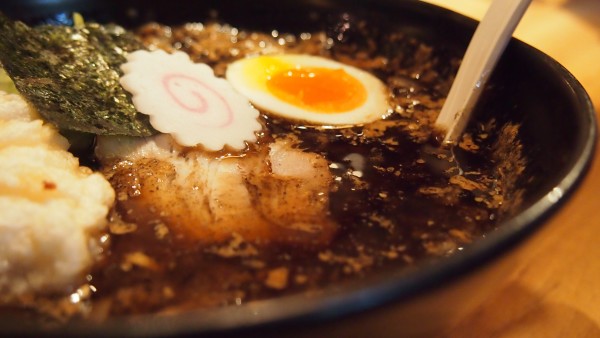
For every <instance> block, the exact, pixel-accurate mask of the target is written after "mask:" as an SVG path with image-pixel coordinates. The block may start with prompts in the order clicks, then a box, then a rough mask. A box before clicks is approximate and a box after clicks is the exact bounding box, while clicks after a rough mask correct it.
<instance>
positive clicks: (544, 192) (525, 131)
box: [0, 0, 596, 337]
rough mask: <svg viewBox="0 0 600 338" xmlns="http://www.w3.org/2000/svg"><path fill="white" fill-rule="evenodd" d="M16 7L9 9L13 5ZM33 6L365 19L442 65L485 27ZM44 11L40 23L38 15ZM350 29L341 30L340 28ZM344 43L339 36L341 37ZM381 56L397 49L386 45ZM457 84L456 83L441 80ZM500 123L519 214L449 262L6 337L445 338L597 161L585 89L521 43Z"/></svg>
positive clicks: (308, 13) (344, 8)
mask: <svg viewBox="0 0 600 338" xmlns="http://www.w3.org/2000/svg"><path fill="white" fill-rule="evenodd" d="M9 3H10V2H9ZM58 3H60V2H56V3H55V2H51V3H46V2H35V1H31V2H23V4H22V5H23V6H25V4H27V5H30V6H31V7H30V8H28V9H27V10H22V9H21V8H18V7H17V6H12V7H10V6H9V7H6V8H5V10H6V12H7V14H9V15H12V16H14V17H20V18H22V19H24V20H26V21H29V22H36V21H38V20H40V19H44V18H47V17H49V16H52V15H53V14H51V13H49V11H50V10H49V9H48V8H46V7H43V6H50V5H48V4H52V6H53V8H52V13H62V12H65V11H66V12H72V11H79V12H81V13H82V14H83V15H84V17H85V18H87V19H88V20H91V19H94V18H97V19H98V20H99V21H115V22H117V23H119V24H122V25H124V26H126V27H136V26H138V25H140V24H143V23H145V22H149V21H157V22H161V23H166V24H178V23H185V22H199V21H205V20H207V19H210V18H215V17H218V18H219V20H222V21H224V22H227V23H229V24H231V25H233V26H236V27H245V28H249V29H253V30H259V31H264V32H266V33H268V34H271V32H272V31H274V30H277V31H279V32H295V33H300V32H305V31H314V30H317V29H321V30H324V31H330V32H331V31H332V30H333V32H334V33H343V32H344V31H343V27H344V26H343V24H348V25H350V26H349V27H350V28H352V25H353V21H352V20H349V21H340V18H346V17H348V14H350V16H351V17H352V16H359V17H367V18H368V19H369V21H368V22H370V23H371V24H374V25H376V26H377V27H376V29H381V30H383V29H385V30H397V31H398V32H402V33H403V34H406V35H408V36H413V37H414V38H416V39H419V40H420V41H424V42H426V43H427V44H429V45H431V46H433V47H434V48H436V49H437V50H439V51H440V55H448V62H449V63H450V62H451V61H450V60H451V59H452V57H460V56H461V55H462V53H463V52H464V50H465V49H466V46H467V44H468V42H469V39H470V37H471V36H472V34H473V32H474V30H475V28H476V24H477V23H476V22H475V21H473V20H471V19H469V18H466V17H464V16H461V15H459V14H456V13H453V12H451V11H448V10H445V9H442V8H439V7H436V6H433V5H429V4H426V3H422V2H418V1H386V0H378V1H369V2H366V1H364V2H358V1H357V2H354V1H353V2H348V1H335V0H321V1H318V0H314V1H270V0H263V1H258V0H257V1H253V2H252V3H246V2H243V1H214V2H213V1H202V2H199V1H179V2H177V4H174V3H168V2H158V1H152V2H149V1H125V2H123V1H121V2H115V3H112V2H98V5H97V6H94V5H91V3H93V2H85V3H86V5H83V3H84V2H81V3H80V2H74V1H65V2H64V4H63V5H64V7H60V6H59V5H57V4H58ZM40 8H44V11H40V14H39V15H38V14H36V12H35V9H40ZM340 23H342V25H340ZM332 36H333V37H335V35H332ZM378 48H390V46H379V47H378ZM440 76H447V77H451V76H452V74H440ZM491 118H493V119H494V120H495V121H496V123H497V124H499V125H504V124H509V123H514V124H518V125H520V129H519V139H520V142H522V149H523V152H524V155H525V158H526V159H527V168H526V170H524V171H523V173H522V176H520V177H519V178H518V180H517V181H516V184H517V185H518V188H519V190H521V191H522V193H521V195H520V200H519V203H518V204H515V206H514V209H513V210H511V212H510V213H508V214H507V216H506V217H505V218H503V219H502V220H501V221H499V222H498V224H497V225H496V227H495V229H494V230H493V231H490V232H489V233H487V234H486V235H485V236H482V237H481V238H478V239H476V240H475V241H473V243H471V244H469V245H466V246H465V247H464V248H461V250H459V251H457V252H454V253H453V254H452V255H448V256H447V257H441V258H436V259H426V260H423V261H422V262H418V264H415V265H414V266H412V267H411V268H408V269H393V268H390V269H385V270H381V271H376V272H374V273H372V274H369V275H367V276H364V277H363V278H360V279H357V280H353V281H351V282H348V283H340V284H335V285H328V286H325V287H323V289H322V290H319V292H316V293H313V294H293V295H287V296H282V297H276V298H271V299H265V300H258V301H253V302H248V303H245V304H241V305H235V306H225V307H218V308H214V309H210V310H190V311H186V312H184V313H177V314H174V315H168V314H166V315H165V314H161V315H135V316H116V317H110V318H109V319H107V320H105V321H102V322H94V321H88V320H86V321H74V322H69V323H68V324H65V325H60V326H58V327H53V328H45V327H40V326H37V325H34V324H27V323H28V322H27V321H25V322H23V321H22V318H15V317H14V316H10V315H4V316H3V318H0V332H2V334H3V335H9V336H14V335H19V336H36V337H39V336H60V337H65V336H74V337H77V336H88V337H93V336H121V337H172V336H173V337H175V336H177V337H179V336H219V337H221V336H265V335H266V336H271V335H272V336H290V337H304V336H306V337H308V336H315V335H318V336H326V335H328V336H382V337H385V336H389V337H402V336H407V337H415V336H432V335H436V334H440V332H443V331H444V330H445V329H448V328H450V327H452V326H453V325H455V324H456V323H458V322H460V321H461V320H463V319H464V318H467V317H468V316H469V315H471V314H472V313H473V312H474V311H475V310H476V309H477V307H478V306H479V305H481V304H482V303H483V302H484V301H485V300H486V299H488V298H489V297H492V296H493V295H494V294H496V293H497V292H499V288H500V286H501V284H502V283H500V282H499V281H501V280H502V278H504V277H505V276H506V275H508V274H509V273H510V272H511V269H512V268H513V267H514V265H513V263H512V262H511V260H510V259H503V257H505V256H506V255H507V254H508V253H509V252H510V251H511V250H513V249H515V248H516V247H517V246H523V247H526V246H527V245H528V241H527V237H528V236H529V235H530V234H531V233H532V232H534V231H535V230H536V229H537V228H539V227H542V226H544V222H545V220H546V219H547V218H548V217H551V216H552V213H553V212H554V211H556V210H557V209H558V208H560V205H561V204H562V203H563V202H564V201H565V200H566V199H567V198H568V197H569V195H570V193H572V192H573V190H574V189H576V187H577V184H578V182H579V181H580V180H581V178H582V177H583V175H584V174H585V172H586V170H587V167H588V165H589V163H590V162H591V159H592V155H593V149H594V146H595V140H596V130H595V113H594V109H593V107H592V104H591V101H590V99H589V97H588V95H587V94H586V92H585V90H584V89H583V88H582V86H581V85H580V84H579V83H578V81H577V80H576V79H575V78H574V77H573V76H572V75H571V74H570V73H569V72H568V71H567V70H566V69H565V68H563V67H562V66H561V65H560V64H558V63H557V62H556V61H554V60H553V59H551V58H550V57H549V56H547V55H545V54H543V53H542V52H540V51H538V50H536V49H535V48H533V47H531V46H528V45H526V44H524V43H522V42H520V41H518V40H515V39H513V40H512V41H511V42H510V43H509V45H508V47H507V49H506V52H505V53H504V55H503V56H502V58H501V60H500V63H499V65H498V67H497V68H496V70H495V71H494V73H493V75H492V76H491V79H490V83H489V88H488V90H486V91H485V92H484V94H483V96H482V99H481V101H480V103H479V104H478V106H477V107H476V110H475V113H474V117H473V121H472V122H471V125H472V126H473V125H476V124H477V123H483V122H485V121H488V120H490V119H491Z"/></svg>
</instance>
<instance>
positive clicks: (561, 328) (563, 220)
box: [425, 0, 600, 338]
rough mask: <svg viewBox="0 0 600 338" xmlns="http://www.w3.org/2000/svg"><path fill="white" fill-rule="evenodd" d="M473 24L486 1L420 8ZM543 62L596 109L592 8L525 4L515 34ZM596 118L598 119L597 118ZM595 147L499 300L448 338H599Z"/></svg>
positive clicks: (581, 2) (576, 3) (599, 184)
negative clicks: (556, 67) (546, 58)
mask: <svg viewBox="0 0 600 338" xmlns="http://www.w3.org/2000/svg"><path fill="white" fill-rule="evenodd" d="M425 1H428V2H431V3H435V4H438V5H441V6H444V7H447V8H451V9H453V10H455V11H457V12H460V13H463V14H466V15H468V16H471V17H474V18H478V19H480V18H481V17H482V16H483V14H484V13H485V10H486V9H487V6H488V5H489V4H490V2H491V0H461V1H456V0H425ZM515 34H516V36H517V37H518V38H520V39H521V40H523V41H525V42H527V43H529V44H531V45H533V46H535V47H536V48H538V49H540V50H542V51H544V52H545V53H547V54H549V55H550V56H552V57H553V58H555V59H556V60H558V61H559V62H560V63H561V64H563V65H564V66H565V67H566V68H567V69H569V70H570V71H571V72H572V73H573V74H574V75H575V77H576V78H577V79H578V80H579V81H580V82H581V83H582V84H583V85H584V87H585V88H586V89H587V91H588V93H589V94H590V96H591V97H592V100H593V101H594V105H595V107H596V111H597V112H598V111H599V108H600V0H533V3H532V5H531V6H530V8H529V9H528V11H527V13H526V14H525V16H524V18H523V20H522V21H521V23H520V24H519V27H518V28H517V32H516V33H515ZM597 115H600V114H598V113H597ZM599 158H600V147H598V148H597V150H596V160H595V161H594V163H593V164H592V167H591V170H590V171H589V173H588V175H587V177H586V178H585V180H584V181H583V183H582V184H581V186H580V188H579V189H578V190H577V191H576V192H575V194H574V195H573V196H572V197H571V198H570V200H569V201H568V202H567V203H566V205H564V206H563V207H562V208H561V209H560V210H559V212H558V213H557V214H555V215H554V216H553V217H552V218H551V219H550V220H549V221H548V222H547V223H546V224H545V225H544V226H543V227H542V228H541V230H540V231H538V232H536V233H535V234H534V235H533V236H532V237H531V238H530V239H528V240H527V242H526V243H524V245H522V246H520V247H519V248H517V250H515V251H514V252H511V253H510V254H509V255H510V257H509V258H510V259H511V260H513V261H515V262H516V265H517V266H516V269H515V272H514V273H513V274H512V275H511V276H510V277H509V278H507V282H506V285H504V286H503V287H502V290H503V291H502V292H501V293H500V294H497V295H495V296H493V297H492V298H491V299H488V300H487V301H486V302H485V303H484V305H483V306H482V307H481V308H480V309H479V310H478V311H476V313H475V314H473V315H472V316H470V317H469V318H468V319H466V320H464V321H463V322H461V323H460V324H459V325H458V326H457V327H454V328H451V329H450V330H449V332H446V333H444V336H449V337H495V338H513V337H544V338H553V337H582V338H583V337H586V338H587V337H600V161H599Z"/></svg>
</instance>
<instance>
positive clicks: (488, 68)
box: [435, 0, 531, 144]
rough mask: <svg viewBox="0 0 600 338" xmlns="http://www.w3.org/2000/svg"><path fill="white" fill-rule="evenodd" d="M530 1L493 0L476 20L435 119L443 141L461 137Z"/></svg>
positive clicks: (454, 141) (453, 141)
mask: <svg viewBox="0 0 600 338" xmlns="http://www.w3.org/2000/svg"><path fill="white" fill-rule="evenodd" d="M530 3H531V0H494V1H493V2H492V4H491V5H490V7H489V9H488V10H487V12H486V14H485V15H484V17H483V19H482V20H481V22H480V23H479V26H478V27H477V30H476V31H475V34H474V35H473V38H472V39H471V42H470V43H469V47H468V48H467V51H466V53H465V56H464V58H463V61H462V63H461V66H460V68H459V70H458V73H457V75H456V79H455V80H454V82H453V83H452V87H451V88H450V92H449V93H448V98H447V99H446V102H445V103H444V106H443V107H442V111H441V112H440V115H439V116H438V118H437V120H436V121H435V127H436V128H437V129H438V130H439V131H441V132H442V133H443V136H444V138H443V144H454V143H456V142H457V141H458V140H459V139H460V135H461V134H462V132H463V130H464V128H465V127H466V125H467V122H468V120H469V117H470V115H471V112H472V110H473V107H474V106H475V103H476V102H477V99H478V98H479V95H480V94H481V91H482V90H483V88H484V86H485V83H486V81H487V80H488V78H489V75H490V74H491V73H492V70H493V69H494V67H495V66H496V63H497V62H498V59H499V58H500V56H501V55H502V53H503V52H504V49H505V48H506V45H507V44H508V41H509V40H510V38H511V36H512V33H513V32H514V30H515V28H516V27H517V24H518V23H519V21H520V20H521V18H522V17H523V14H524V13H525V10H526V9H527V7H528V6H529V4H530Z"/></svg>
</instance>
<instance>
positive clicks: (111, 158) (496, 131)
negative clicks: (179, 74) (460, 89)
mask: <svg viewBox="0 0 600 338" xmlns="http://www.w3.org/2000/svg"><path fill="white" fill-rule="evenodd" d="M344 20H350V19H348V16H344V17H343V20H342V21H341V22H342V23H343V22H350V21H344ZM351 24H352V25H351V27H352V29H350V30H344V29H342V28H343V27H346V26H344V25H341V24H340V25H339V26H335V25H334V27H333V28H332V29H331V30H330V31H322V32H318V31H317V32H304V33H301V34H287V33H283V32H279V31H277V30H273V31H270V32H254V31H249V30H243V29H241V28H239V29H238V28H235V27H232V26H229V25H227V24H224V23H216V22H207V23H189V24H185V25H182V26H172V27H171V26H164V25H161V24H157V23H150V24H147V25H145V26H143V27H140V28H139V29H137V30H136V31H135V32H136V35H137V37H138V38H139V39H140V40H141V41H142V43H143V44H144V45H145V47H146V48H148V49H149V50H153V49H163V50H166V51H168V52H173V51H183V52H185V53H187V54H189V55H190V57H191V59H192V61H194V62H198V63H206V64H208V65H209V66H211V67H212V68H213V70H214V72H215V75H216V76H218V77H223V76H224V75H225V72H226V70H227V66H228V65H229V64H230V63H232V62H233V61H236V60H239V59H241V58H244V57H249V56H254V55H263V54H266V55H272V54H289V53H294V54H308V55H316V56H321V57H325V58H329V59H333V60H336V61H339V62H341V63H343V64H347V65H352V66H354V67H357V68H359V69H362V70H365V71H367V72H369V73H371V74H373V75H375V76H376V77H377V78H378V79H379V80H381V81H382V82H383V83H384V84H385V86H386V87H387V95H388V103H389V109H388V111H386V112H382V116H385V117H384V118H382V119H380V120H378V121H375V122H372V123H368V124H365V125H346V126H337V127H335V128H334V127H331V126H318V125H314V124H310V123H306V122H303V121H301V120H297V121H294V120H290V119H285V118H282V117H279V116H278V115H276V114H273V113H272V112H270V111H269V110H268V109H261V110H260V117H259V122H260V123H261V125H262V127H263V129H262V131H261V132H259V133H257V137H258V140H257V142H256V143H252V144H248V147H247V149H244V150H243V151H233V150H231V149H229V148H225V149H224V150H221V151H219V152H208V151H206V150H204V149H202V148H201V147H188V148H186V147H182V146H180V145H177V144H176V142H174V141H173V139H172V138H171V136H170V135H168V134H158V135H154V136H149V137H143V138H140V137H132V136H118V137H115V136H97V138H96V144H95V149H94V150H93V151H90V152H89V153H86V154H83V155H82V156H81V159H82V161H84V162H87V163H88V164H90V165H91V166H93V167H94V168H95V169H97V171H98V172H101V173H102V174H104V176H105V177H106V178H107V179H108V181H109V182H110V183H111V185H112V187H113V188H114V190H115V194H116V201H115V205H114V207H113V208H112V210H111V212H110V215H109V225H108V227H107V230H106V233H102V234H100V235H98V237H99V238H100V240H99V245H100V246H99V252H100V253H99V255H98V259H97V261H96V262H95V263H94V265H93V267H92V270H91V272H90V273H89V274H88V275H87V282H86V283H85V284H84V286H81V287H80V288H79V289H78V290H77V291H76V292H75V293H73V294H72V295H71V296H70V297H68V298H65V297H64V296H63V295H59V296H56V297H55V296H47V295H42V296H40V297H38V298H37V299H35V300H33V301H30V302H29V303H27V302H25V304H28V305H31V304H33V305H31V307H35V308H36V311H38V312H41V313H43V314H44V315H46V316H47V317H50V318H53V319H60V320H61V321H62V320H65V319H70V318H78V317H89V318H94V319H98V320H103V319H106V318H108V317H110V316H115V315H129V314H141V313H168V314H170V313H179V312H182V311H186V310H191V309H198V308H211V307H218V306H227V305H240V304H245V303H247V302H251V301H253V300H260V299H267V298H272V297H279V296H283V295H289V294H296V293H318V292H321V291H322V290H323V289H324V288H326V287H328V286H330V285H339V284H340V283H346V282H350V281H352V280H356V279H360V278H364V277H365V276H367V275H368V274H369V273H374V272H376V271H378V270H381V269H386V268H389V267H394V268H400V269H402V268H406V269H408V268H410V267H411V266H414V265H416V264H419V262H422V261H423V260H425V259H437V258H440V257H445V256H448V255H452V254H454V253H456V252H458V251H460V250H462V249H463V248H464V246H466V245H468V244H469V243H471V242H472V241H474V240H476V239H478V238H481V237H482V236H484V235H485V234H486V233H487V232H490V231H493V230H494V228H495V226H496V224H497V222H498V220H499V219H501V218H502V217H504V215H506V214H509V213H511V212H512V208H513V207H515V206H518V204H519V201H520V191H518V190H516V188H515V186H516V182H517V180H518V178H519V175H520V173H521V172H522V171H523V170H524V168H525V160H524V158H523V156H522V152H521V145H520V142H519V139H518V126H516V125H497V123H496V122H495V121H484V122H483V123H480V124H478V125H474V126H472V128H471V129H470V130H469V131H468V132H467V133H466V134H465V135H464V137H463V139H462V141H461V143H460V144H459V145H457V146H455V147H453V148H451V149H442V148H439V147H438V146H437V145H436V144H435V143H434V142H432V141H431V139H432V129H431V127H432V125H433V122H434V121H435V118H436V117H437V114H438V112H439V110H440V108H441V106H442V104H443V101H444V98H445V94H446V93H447V90H448V88H449V84H450V83H451V80H452V77H451V76H450V75H449V74H454V72H455V71H456V69H457V66H458V63H459V60H457V59H452V60H451V61H448V58H447V56H442V55H441V52H439V51H437V50H436V49H435V48H433V47H431V46H428V45H426V44H424V43H422V42H420V41H418V40H416V39H415V38H413V37H410V36H406V35H404V34H403V33H399V32H379V31H377V30H375V29H369V28H368V27H369V25H368V23H367V22H364V21H361V20H357V21H352V22H351ZM368 89H369V88H367V90H368ZM73 295H77V299H74V298H73ZM57 305H58V306H57Z"/></svg>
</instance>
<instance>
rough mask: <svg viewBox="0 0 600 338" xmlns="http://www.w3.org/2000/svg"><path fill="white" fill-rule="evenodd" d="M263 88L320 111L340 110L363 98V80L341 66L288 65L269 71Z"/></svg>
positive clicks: (360, 102)
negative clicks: (290, 67) (333, 67)
mask: <svg viewBox="0 0 600 338" xmlns="http://www.w3.org/2000/svg"><path fill="white" fill-rule="evenodd" d="M267 88H268V90H269V92H271V93H272V94H273V95H274V96H276V97H278V98H279V99H281V100H283V101H285V102H288V103H290V104H293V105H295V106H298V107H301V108H304V109H307V110H311V111H316V112H320V113H342V112H346V111H349V110H352V109H355V108H357V107H359V106H361V105H362V104H363V103H364V102H365V101H366V100H367V90H366V89H365V87H364V86H363V84H362V83H361V82H360V81H358V80H357V79H355V78H354V77H352V76H350V75H349V74H348V73H346V72H345V71H344V70H343V69H330V68H318V67H315V68H310V67H307V68H292V69H284V70H279V71H277V72H275V73H272V74H270V76H269V77H268V79H267Z"/></svg>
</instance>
